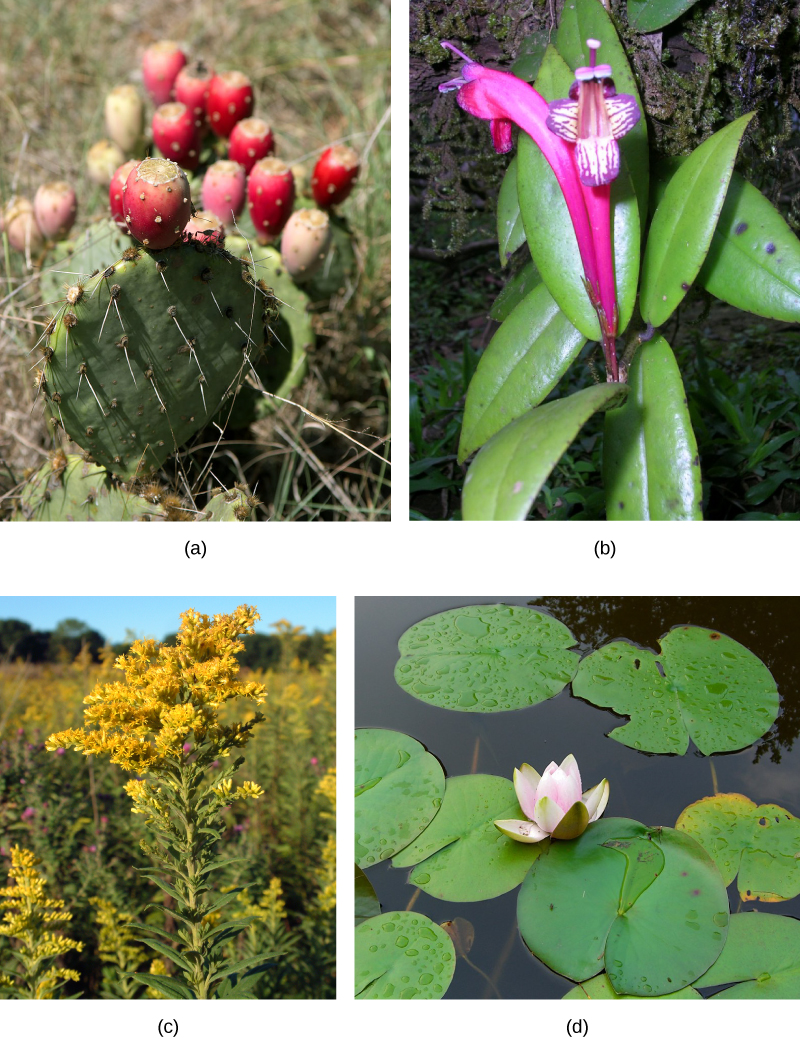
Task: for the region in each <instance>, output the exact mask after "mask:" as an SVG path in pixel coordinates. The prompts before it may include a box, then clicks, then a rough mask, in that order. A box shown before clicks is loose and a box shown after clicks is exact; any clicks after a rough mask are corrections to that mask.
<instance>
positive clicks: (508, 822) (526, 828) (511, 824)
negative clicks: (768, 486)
mask: <svg viewBox="0 0 800 1039" xmlns="http://www.w3.org/2000/svg"><path fill="white" fill-rule="evenodd" d="M495 826H496V827H497V829H498V830H499V831H500V832H501V833H504V834H505V835H506V837H510V838H511V839H512V840H513V841H520V842H521V843H522V844H538V843H539V841H543V840H544V839H545V838H546V837H549V836H550V834H549V833H546V832H545V831H544V830H541V829H539V827H538V826H537V825H536V823H534V822H530V821H529V820H523V819H497V820H496V821H495Z"/></svg>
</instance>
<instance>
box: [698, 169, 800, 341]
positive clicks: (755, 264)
mask: <svg viewBox="0 0 800 1039" xmlns="http://www.w3.org/2000/svg"><path fill="white" fill-rule="evenodd" d="M697 281H698V284H700V285H702V286H703V288H705V289H707V290H708V291H709V292H710V293H712V294H713V295H714V296H716V297H717V299H721V300H724V302H725V303H730V304H731V306H734V307H738V308H739V309H740V310H748V311H750V313H751V314H760V315H761V316H762V317H771V318H774V319H775V320H776V321H800V240H798V238H797V236H796V235H795V234H794V233H793V231H792V229H791V228H790V227H789V225H788V224H787V223H786V221H785V220H784V219H783V217H782V216H781V214H780V213H779V212H778V210H777V209H775V207H774V206H773V205H772V203H771V202H770V201H769V200H768V199H766V198H764V196H763V195H762V194H761V192H760V191H759V190H758V188H755V187H753V185H752V184H750V183H749V182H748V181H746V180H745V179H744V177H740V176H739V174H738V173H736V172H735V171H734V174H733V176H732V177H731V182H730V186H729V187H728V194H727V195H726V196H725V204H724V205H723V207H722V212H721V213H720V216H719V222H718V224H717V228H716V230H715V232H714V237H713V238H712V239H711V247H710V248H709V250H708V256H707V257H706V260H705V263H704V264H703V266H702V268H701V269H700V273H699V274H698V276H697Z"/></svg>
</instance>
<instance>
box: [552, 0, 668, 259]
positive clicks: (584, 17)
mask: <svg viewBox="0 0 800 1039" xmlns="http://www.w3.org/2000/svg"><path fill="white" fill-rule="evenodd" d="M590 39H595V40H599V41H600V43H601V44H602V46H601V47H600V51H599V56H598V61H601V62H602V63H603V64H607V65H610V66H611V69H612V72H613V74H614V84H615V86H616V88H617V93H619V94H632V95H633V96H634V97H635V98H636V100H637V102H638V104H639V110H640V111H641V112H642V113H644V106H643V105H642V102H641V99H640V97H639V91H638V90H637V87H636V80H635V78H634V75H633V72H632V70H631V67H630V65H629V64H628V58H627V56H626V54H625V51H624V49H623V47H622V44H621V43H620V41H619V37H618V36H617V30H616V29H615V28H614V23H613V22H612V21H611V18H610V17H609V14H608V12H607V11H606V9H605V7H604V6H603V4H602V3H600V2H599V0H574V2H572V3H569V2H568V3H566V4H564V10H563V12H562V14H561V23H560V24H559V27H558V34H557V36H556V46H557V47H558V51H559V54H560V55H561V56H562V58H563V59H564V61H565V62H566V63H567V66H568V67H569V69H570V72H571V73H574V70H575V69H576V68H578V67H579V66H581V65H588V64H589V62H590V57H591V55H590V52H589V48H588V47H587V46H586V41H587V40H590ZM572 78H573V79H574V78H575V77H574V75H572ZM560 96H561V97H566V96H567V95H566V93H564V94H561V95H560ZM547 100H548V101H550V100H551V98H548V99H547ZM619 150H620V152H621V154H622V157H623V158H624V160H625V164H626V165H627V167H628V170H629V171H630V176H631V180H632V182H633V188H634V191H635V193H636V199H637V202H638V205H639V225H640V227H644V226H645V220H646V218H647V195H648V190H649V183H650V172H649V152H648V147H647V122H646V120H645V118H644V114H643V115H642V118H641V119H640V120H639V122H638V123H637V124H636V126H634V128H633V129H632V130H631V131H630V133H626V134H625V136H624V137H623V138H622V139H621V140H620V142H619ZM637 252H638V247H637Z"/></svg>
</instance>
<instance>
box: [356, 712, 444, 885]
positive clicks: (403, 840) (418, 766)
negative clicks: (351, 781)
mask: <svg viewBox="0 0 800 1039" xmlns="http://www.w3.org/2000/svg"><path fill="white" fill-rule="evenodd" d="M355 780H356V824H355V837H356V854H355V859H356V864H357V865H358V866H361V868H362V869H364V868H366V867H367V866H371V865H373V864H374V863H376V862H380V861H381V860H382V859H388V858H391V857H392V855H394V854H396V852H398V851H400V849H401V848H404V847H405V846H406V845H407V844H408V843H409V841H412V840H413V839H414V838H415V837H416V836H417V835H418V834H419V833H421V832H422V830H424V829H425V827H426V826H427V825H428V823H429V822H430V821H431V819H432V818H433V817H434V816H435V815H436V813H437V812H438V811H439V806H440V804H441V803H442V796H443V795H444V772H443V771H442V766H441V765H440V764H439V762H438V761H437V760H436V758H435V757H434V756H433V754H429V753H428V752H427V751H426V750H425V748H424V747H423V746H422V744H421V743H418V742H417V741H416V740H415V739H412V737H411V736H406V735H405V733H402V732H393V731H392V730H391V729H357V730H356V764H355Z"/></svg>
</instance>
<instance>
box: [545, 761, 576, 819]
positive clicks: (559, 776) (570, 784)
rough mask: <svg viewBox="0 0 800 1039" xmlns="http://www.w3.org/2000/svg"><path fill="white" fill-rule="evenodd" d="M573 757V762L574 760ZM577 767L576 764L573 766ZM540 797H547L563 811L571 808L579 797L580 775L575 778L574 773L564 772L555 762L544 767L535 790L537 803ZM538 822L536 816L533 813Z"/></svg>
mask: <svg viewBox="0 0 800 1039" xmlns="http://www.w3.org/2000/svg"><path fill="white" fill-rule="evenodd" d="M574 760H575V759H574V758H573V762H574ZM575 767H576V769H577V766H575ZM542 797H547V798H549V799H550V800H551V801H553V802H554V803H555V804H557V805H558V806H559V808H561V810H562V811H563V812H566V811H567V809H569V808H571V807H572V805H574V804H575V802H576V801H580V799H581V788H580V775H579V776H578V778H577V782H576V778H575V775H574V774H570V773H567V772H564V771H563V770H562V769H561V768H559V767H558V766H557V765H556V764H555V762H554V763H553V764H552V765H549V766H548V767H547V768H546V769H545V773H544V775H543V776H542V781H541V783H540V784H539V788H538V790H537V791H536V802H537V805H538V802H539V800H540V799H541V798H542ZM534 818H535V819H536V820H537V822H538V816H537V815H536V814H534Z"/></svg>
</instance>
